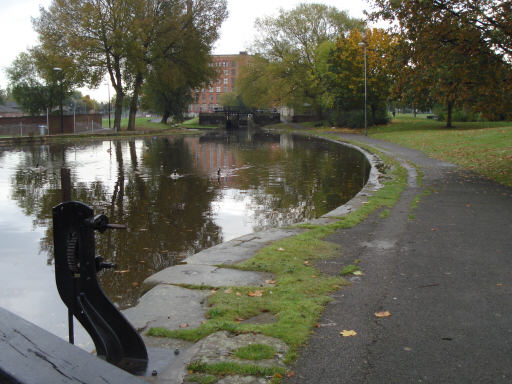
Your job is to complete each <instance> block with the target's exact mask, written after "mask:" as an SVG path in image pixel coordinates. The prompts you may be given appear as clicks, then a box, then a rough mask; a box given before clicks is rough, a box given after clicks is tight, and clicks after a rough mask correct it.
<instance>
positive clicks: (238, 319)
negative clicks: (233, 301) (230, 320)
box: [235, 317, 245, 322]
mask: <svg viewBox="0 0 512 384" xmlns="http://www.w3.org/2000/svg"><path fill="white" fill-rule="evenodd" d="M244 320H245V319H242V318H241V317H237V318H236V319H235V321H238V322H241V321H244Z"/></svg>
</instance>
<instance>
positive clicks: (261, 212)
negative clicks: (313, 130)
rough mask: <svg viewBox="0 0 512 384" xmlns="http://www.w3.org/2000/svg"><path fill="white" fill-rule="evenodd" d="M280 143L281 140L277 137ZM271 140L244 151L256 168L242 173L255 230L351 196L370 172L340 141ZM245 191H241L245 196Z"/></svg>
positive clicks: (324, 208) (307, 214)
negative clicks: (265, 144) (263, 144)
mask: <svg viewBox="0 0 512 384" xmlns="http://www.w3.org/2000/svg"><path fill="white" fill-rule="evenodd" d="M277 142H279V141H277ZM281 143H285V144H286V145H282V146H280V145H277V144H273V145H271V146H269V147H268V146H267V147H260V148H259V150H258V151H240V156H241V157H243V158H244V161H245V162H247V163H251V164H258V166H257V167H253V168H250V169H244V170H241V171H240V172H239V179H238V180H239V187H240V189H245V190H247V195H249V196H250V198H251V199H250V201H251V202H250V207H249V209H250V210H251V211H253V212H254V213H253V214H254V218H253V220H254V225H255V229H261V228H265V227H276V226H281V225H286V224H290V223H296V222H301V221H305V220H307V219H312V218H315V217H318V216H320V215H322V214H324V213H326V212H329V211H330V210H332V209H334V208H336V207H338V206H340V205H342V204H344V203H345V202H347V201H348V200H350V199H351V198H352V197H353V196H354V195H355V194H356V193H357V192H358V191H359V190H360V189H361V187H362V185H363V183H364V182H365V181H366V179H367V177H368V173H367V171H366V169H363V168H361V167H362V166H363V162H365V161H366V159H364V157H363V155H361V154H360V153H359V152H357V151H355V150H351V149H346V148H341V147H340V146H339V145H337V144H332V143H326V142H321V141H314V145H312V140H311V139H308V138H303V137H294V138H293V145H292V146H293V151H289V150H287V147H289V146H290V139H287V140H281ZM245 195H246V194H245V193H244V194H243V195H242V194H241V195H240V199H244V197H245Z"/></svg>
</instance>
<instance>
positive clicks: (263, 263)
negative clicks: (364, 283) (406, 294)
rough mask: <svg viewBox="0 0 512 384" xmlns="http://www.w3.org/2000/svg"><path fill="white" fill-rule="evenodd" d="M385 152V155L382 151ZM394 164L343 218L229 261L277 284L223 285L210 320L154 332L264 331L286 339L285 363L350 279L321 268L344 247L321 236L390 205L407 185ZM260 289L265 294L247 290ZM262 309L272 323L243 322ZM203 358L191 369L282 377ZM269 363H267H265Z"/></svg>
mask: <svg viewBox="0 0 512 384" xmlns="http://www.w3.org/2000/svg"><path fill="white" fill-rule="evenodd" d="M381 157H382V158H384V157H385V156H383V155H381ZM385 160H386V161H387V163H388V164H392V165H393V167H392V169H390V170H388V173H390V175H391V176H392V178H390V179H388V180H387V181H386V182H385V183H384V187H383V188H381V189H380V190H378V191H376V192H375V193H374V195H373V196H372V197H371V198H370V199H369V201H368V203H367V204H364V205H363V206H362V207H361V208H360V209H358V210H357V211H354V212H351V213H349V214H348V215H346V216H344V217H342V218H339V220H338V221H336V222H335V223H333V224H328V225H305V226H301V227H303V228H308V229H309V230H308V231H307V232H304V233H301V234H299V235H296V236H294V237H290V238H286V239H282V240H279V241H276V242H274V243H273V244H271V245H270V246H268V247H266V248H264V249H262V250H260V251H259V252H258V253H257V254H256V255H255V256H253V257H252V258H250V259H248V260H246V261H244V262H242V263H240V264H237V265H233V266H223V267H224V268H226V267H230V268H234V269H240V270H248V271H261V272H269V273H272V274H273V275H274V276H275V277H274V279H275V284H273V285H272V286H269V287H264V288H261V287H223V288H219V289H218V291H216V293H215V294H212V295H211V296H210V297H209V298H208V305H209V307H210V309H209V311H208V313H207V317H208V320H207V321H206V322H205V323H203V324H201V325H200V326H199V327H197V328H195V329H178V330H172V331H171V330H167V329H163V328H152V329H150V330H149V331H148V333H147V334H148V335H150V336H159V337H170V338H178V339H184V340H188V341H192V342H195V341H198V340H200V339H202V338H204V337H206V336H207V335H210V334H212V333H214V332H217V331H221V330H225V331H229V332H232V333H235V334H240V333H250V332H253V333H261V334H264V335H267V336H271V337H276V338H279V339H281V340H283V341H284V342H286V343H287V344H288V346H289V347H290V349H289V351H288V352H287V354H286V356H285V361H284V362H285V363H290V362H292V361H293V360H295V359H296V357H297V349H298V347H299V346H301V345H302V344H304V343H305V341H306V340H307V338H308V336H309V335H310V333H311V331H312V329H313V328H314V325H315V324H316V323H317V320H318V317H319V316H320V313H321V312H322V310H323V307H324V306H325V304H326V303H327V302H329V301H330V300H331V299H330V297H329V294H330V293H331V292H333V291H335V290H337V289H339V288H340V287H342V286H344V285H346V284H348V283H347V282H346V280H344V279H343V278H342V277H341V276H339V277H329V276H326V275H323V274H321V273H320V272H319V271H318V270H317V269H316V268H315V267H314V262H315V261H316V260H320V259H328V258H331V257H334V256H336V255H338V254H339V253H340V248H339V246H338V245H336V244H333V243H329V242H326V241H323V240H322V239H323V238H324V237H325V236H326V235H328V234H330V233H332V232H334V231H335V230H337V229H341V228H350V227H353V226H355V225H357V224H358V223H360V222H362V221H363V220H364V219H365V218H366V217H367V216H368V215H369V214H370V213H372V212H374V211H375V210H377V209H380V208H386V207H388V208H389V207H392V206H393V205H394V204H395V202H396V201H397V200H398V198H399V196H400V194H401V192H402V191H403V189H404V188H405V185H406V179H407V171H406V170H405V169H404V168H402V167H400V166H399V165H398V163H397V162H396V161H394V160H391V159H389V158H387V159H385ZM256 290H258V291H260V293H261V294H258V295H257V296H254V295H249V293H250V292H252V293H254V292H255V291H256ZM262 312H270V313H272V314H273V315H274V317H275V321H274V322H272V323H268V324H249V323H242V321H243V320H246V319H249V318H252V317H254V316H257V315H259V314H261V313H262ZM230 364H231V363H229V364H227V363H226V364H224V363H222V364H204V363H202V362H193V363H191V364H190V365H189V367H188V368H189V370H190V371H192V372H194V373H199V372H200V373H205V374H214V375H226V374H246V375H256V376H261V375H265V376H272V375H273V377H274V381H275V382H278V381H279V379H280V377H283V374H284V373H282V371H283V368H281V367H275V369H276V371H264V372H263V371H262V370H260V369H263V368H262V367H259V368H255V367H258V366H257V365H249V366H248V365H240V364H238V365H237V364H234V363H233V364H234V365H230ZM265 369H268V368H265Z"/></svg>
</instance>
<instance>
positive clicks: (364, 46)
mask: <svg viewBox="0 0 512 384" xmlns="http://www.w3.org/2000/svg"><path fill="white" fill-rule="evenodd" d="M357 45H359V46H360V47H363V48H364V135H365V136H368V123H367V120H366V104H367V102H366V100H367V92H366V46H367V44H366V41H364V40H363V41H361V42H360V43H358V44H357Z"/></svg>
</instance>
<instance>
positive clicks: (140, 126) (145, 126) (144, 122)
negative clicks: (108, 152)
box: [102, 117, 172, 131]
mask: <svg viewBox="0 0 512 384" xmlns="http://www.w3.org/2000/svg"><path fill="white" fill-rule="evenodd" d="M151 120H152V118H150V117H137V118H136V119H135V130H136V131H159V130H167V129H171V128H172V127H171V126H170V125H169V124H162V123H160V122H158V123H152V122H151ZM110 125H111V127H113V126H114V119H113V118H111V119H110ZM102 126H103V128H108V118H106V119H105V118H103V120H102ZM126 127H128V118H127V117H126V118H123V119H121V130H125V129H126Z"/></svg>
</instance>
